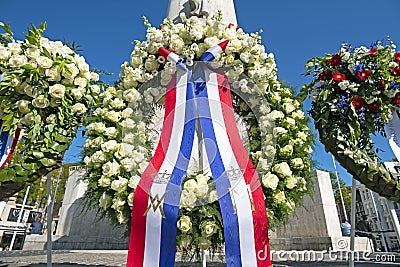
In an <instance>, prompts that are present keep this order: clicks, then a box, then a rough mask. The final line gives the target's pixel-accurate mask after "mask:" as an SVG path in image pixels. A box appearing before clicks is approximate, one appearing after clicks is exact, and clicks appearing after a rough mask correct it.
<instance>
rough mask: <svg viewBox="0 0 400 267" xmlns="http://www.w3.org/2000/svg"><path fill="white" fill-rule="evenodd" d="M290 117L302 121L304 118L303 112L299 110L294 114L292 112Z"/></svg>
mask: <svg viewBox="0 0 400 267" xmlns="http://www.w3.org/2000/svg"><path fill="white" fill-rule="evenodd" d="M291 116H292V118H293V119H295V120H303V119H304V118H305V116H304V112H303V111H302V110H300V109H298V110H296V111H295V112H292V114H291Z"/></svg>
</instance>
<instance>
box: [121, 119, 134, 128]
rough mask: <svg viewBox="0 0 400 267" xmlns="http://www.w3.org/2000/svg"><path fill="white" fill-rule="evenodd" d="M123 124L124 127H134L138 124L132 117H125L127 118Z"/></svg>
mask: <svg viewBox="0 0 400 267" xmlns="http://www.w3.org/2000/svg"><path fill="white" fill-rule="evenodd" d="M121 126H122V127H123V128H128V129H134V128H135V126H136V123H135V121H134V120H132V119H131V118H127V119H125V120H123V121H122V122H121Z"/></svg>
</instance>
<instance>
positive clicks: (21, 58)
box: [8, 55, 28, 68]
mask: <svg viewBox="0 0 400 267" xmlns="http://www.w3.org/2000/svg"><path fill="white" fill-rule="evenodd" d="M26 63H28V59H27V57H26V56H25V55H13V56H11V57H10V59H9V60H8V64H10V67H14V68H18V67H22V66H23V65H25V64H26Z"/></svg>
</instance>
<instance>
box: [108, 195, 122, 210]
mask: <svg viewBox="0 0 400 267" xmlns="http://www.w3.org/2000/svg"><path fill="white" fill-rule="evenodd" d="M124 205H125V200H123V199H119V198H114V199H113V204H112V206H111V208H113V209H115V210H116V211H122V210H123V209H124Z"/></svg>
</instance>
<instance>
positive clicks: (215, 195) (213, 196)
mask: <svg viewBox="0 0 400 267" xmlns="http://www.w3.org/2000/svg"><path fill="white" fill-rule="evenodd" d="M217 200H218V193H217V191H216V190H212V191H211V192H210V193H209V194H208V202H209V203H212V202H214V201H217Z"/></svg>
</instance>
